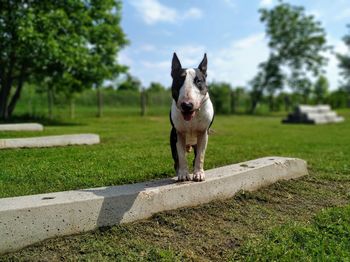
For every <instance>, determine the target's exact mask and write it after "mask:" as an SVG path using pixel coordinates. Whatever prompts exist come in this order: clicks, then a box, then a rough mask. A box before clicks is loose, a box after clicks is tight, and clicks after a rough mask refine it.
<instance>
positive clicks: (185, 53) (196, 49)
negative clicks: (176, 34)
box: [174, 44, 206, 68]
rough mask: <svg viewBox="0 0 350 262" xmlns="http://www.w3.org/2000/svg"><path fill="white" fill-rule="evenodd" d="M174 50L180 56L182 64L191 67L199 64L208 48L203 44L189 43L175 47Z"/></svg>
mask: <svg viewBox="0 0 350 262" xmlns="http://www.w3.org/2000/svg"><path fill="white" fill-rule="evenodd" d="M174 52H176V54H177V56H178V57H179V59H180V62H181V65H182V66H183V67H186V68H189V67H196V66H198V65H199V63H200V62H201V59H202V58H203V56H204V53H205V52H206V48H205V46H202V45H193V44H188V45H182V46H177V47H175V49H174Z"/></svg>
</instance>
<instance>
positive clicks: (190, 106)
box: [181, 102, 193, 112]
mask: <svg viewBox="0 0 350 262" xmlns="http://www.w3.org/2000/svg"><path fill="white" fill-rule="evenodd" d="M181 108H182V110H183V111H184V112H189V111H192V109H193V104H192V103H186V102H183V103H181Z"/></svg>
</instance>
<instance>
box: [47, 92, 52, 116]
mask: <svg viewBox="0 0 350 262" xmlns="http://www.w3.org/2000/svg"><path fill="white" fill-rule="evenodd" d="M47 111H48V117H49V119H50V120H52V119H53V88H52V87H50V86H48V87H47Z"/></svg>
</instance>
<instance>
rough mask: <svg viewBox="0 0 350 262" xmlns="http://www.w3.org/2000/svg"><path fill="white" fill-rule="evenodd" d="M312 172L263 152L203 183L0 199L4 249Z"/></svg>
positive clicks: (295, 161)
mask: <svg viewBox="0 0 350 262" xmlns="http://www.w3.org/2000/svg"><path fill="white" fill-rule="evenodd" d="M307 173H308V171H307V166H306V162H305V161H304V160H301V159H297V158H284V157H265V158H259V159H256V160H251V161H247V162H243V163H239V164H234V165H229V166H224V167H219V168H215V169H211V170H207V171H206V180H205V181H204V182H182V183H176V179H175V178H172V179H171V178H169V179H162V180H155V181H150V182H144V183H137V184H131V185H122V186H113V187H101V188H92V189H84V190H75V191H66V192H57V193H49V194H40V195H32V196H23V197H14V198H3V199H0V218H1V219H0V253H5V252H10V251H15V250H18V249H21V248H23V247H25V246H28V245H31V244H34V243H36V242H39V241H42V240H44V239H47V238H52V237H56V236H64V235H71V234H76V233H81V232H85V231H90V230H94V229H97V228H98V227H102V226H111V225H115V224H119V223H127V222H132V221H136V220H139V219H145V218H149V217H150V216H152V215H153V214H155V213H157V212H161V211H165V210H172V209H176V208H181V207H189V206H195V205H199V204H204V203H208V202H210V201H213V200H216V199H226V198H230V197H232V196H233V195H234V194H235V193H237V192H238V191H240V190H247V191H252V190H256V189H258V188H260V187H263V186H267V185H270V184H272V183H274V182H276V181H278V180H288V179H292V178H297V177H300V176H304V175H306V174H307Z"/></svg>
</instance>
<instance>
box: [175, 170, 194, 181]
mask: <svg viewBox="0 0 350 262" xmlns="http://www.w3.org/2000/svg"><path fill="white" fill-rule="evenodd" d="M190 180H191V176H190V174H189V173H188V170H179V172H178V174H177V181H179V182H183V181H190Z"/></svg>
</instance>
